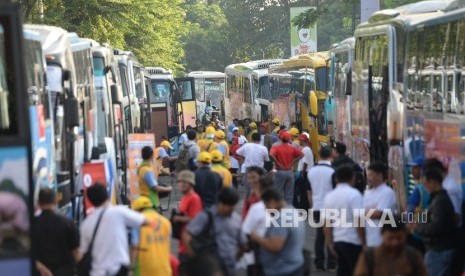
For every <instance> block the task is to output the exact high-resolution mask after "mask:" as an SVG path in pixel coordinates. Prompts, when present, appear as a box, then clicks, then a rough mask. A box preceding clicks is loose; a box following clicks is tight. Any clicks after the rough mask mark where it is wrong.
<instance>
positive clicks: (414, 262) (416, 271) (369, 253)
mask: <svg viewBox="0 0 465 276" xmlns="http://www.w3.org/2000/svg"><path fill="white" fill-rule="evenodd" d="M405 251H406V254H407V260H408V263H409V264H410V265H411V266H412V271H413V275H420V266H421V264H420V263H419V260H418V257H417V253H416V251H415V250H414V249H412V248H410V247H409V246H407V247H406V248H405ZM363 255H364V257H365V261H366V264H367V267H368V275H370V276H371V275H374V274H373V272H374V268H375V248H374V247H368V248H367V249H365V251H363Z"/></svg>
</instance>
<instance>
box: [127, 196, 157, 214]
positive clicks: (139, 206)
mask: <svg viewBox="0 0 465 276" xmlns="http://www.w3.org/2000/svg"><path fill="white" fill-rule="evenodd" d="M152 207H153V204H152V202H151V201H150V199H149V198H148V197H146V196H141V197H139V198H138V199H136V200H135V201H134V202H133V203H132V209H133V210H136V211H140V210H143V209H148V208H152Z"/></svg>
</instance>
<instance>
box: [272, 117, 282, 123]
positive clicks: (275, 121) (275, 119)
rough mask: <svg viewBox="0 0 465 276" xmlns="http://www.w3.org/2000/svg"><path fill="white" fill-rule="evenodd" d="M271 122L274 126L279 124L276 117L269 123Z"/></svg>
mask: <svg viewBox="0 0 465 276" xmlns="http://www.w3.org/2000/svg"><path fill="white" fill-rule="evenodd" d="M271 122H272V123H273V124H275V125H279V123H280V122H279V119H278V117H276V118H274V119H273V121H271Z"/></svg>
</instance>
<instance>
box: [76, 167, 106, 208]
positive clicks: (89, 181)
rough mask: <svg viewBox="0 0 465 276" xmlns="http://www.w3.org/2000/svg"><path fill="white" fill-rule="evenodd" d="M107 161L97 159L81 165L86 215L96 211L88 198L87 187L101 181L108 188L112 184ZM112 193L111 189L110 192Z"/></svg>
mask: <svg viewBox="0 0 465 276" xmlns="http://www.w3.org/2000/svg"><path fill="white" fill-rule="evenodd" d="M106 162H107V161H96V162H92V163H84V164H82V166H81V171H82V182H83V183H82V184H83V185H82V187H83V189H84V208H85V210H86V217H87V216H88V215H90V214H91V213H92V212H93V211H94V209H95V208H94V206H93V205H92V203H91V202H90V201H89V199H88V198H87V193H86V191H87V189H88V188H89V187H91V186H92V185H94V184H95V183H101V184H105V185H107V190H108V188H110V187H111V186H108V183H110V180H109V173H108V166H107V165H106V164H107V163H106ZM109 195H111V191H110V192H109Z"/></svg>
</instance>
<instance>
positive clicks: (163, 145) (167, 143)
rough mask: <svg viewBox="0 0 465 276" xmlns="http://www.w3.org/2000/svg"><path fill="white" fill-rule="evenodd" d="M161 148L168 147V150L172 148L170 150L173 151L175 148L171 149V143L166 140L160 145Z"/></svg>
mask: <svg viewBox="0 0 465 276" xmlns="http://www.w3.org/2000/svg"><path fill="white" fill-rule="evenodd" d="M160 147H168V148H170V149H173V148H172V147H171V144H170V142H168V141H166V140H165V141H163V142H161V143H160Z"/></svg>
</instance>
